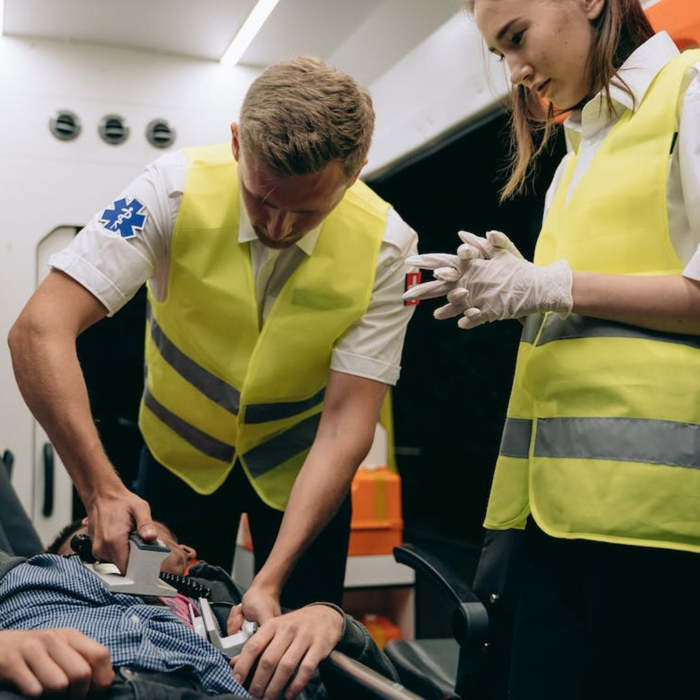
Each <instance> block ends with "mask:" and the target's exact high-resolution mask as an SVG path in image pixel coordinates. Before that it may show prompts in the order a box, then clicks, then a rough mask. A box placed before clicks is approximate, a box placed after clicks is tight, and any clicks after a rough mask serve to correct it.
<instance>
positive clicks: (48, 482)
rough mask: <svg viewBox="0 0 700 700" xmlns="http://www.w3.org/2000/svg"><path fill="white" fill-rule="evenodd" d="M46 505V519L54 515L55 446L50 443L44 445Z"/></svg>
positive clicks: (42, 510)
mask: <svg viewBox="0 0 700 700" xmlns="http://www.w3.org/2000/svg"><path fill="white" fill-rule="evenodd" d="M43 452H44V505H43V507H42V509H41V514H42V515H43V516H44V517H45V518H49V517H51V514H52V513H53V475H54V470H53V446H52V445H51V443H50V442H45V443H44V450H43Z"/></svg>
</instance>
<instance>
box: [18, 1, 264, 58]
mask: <svg viewBox="0 0 700 700" xmlns="http://www.w3.org/2000/svg"><path fill="white" fill-rule="evenodd" d="M254 5H255V0H5V21H4V33H5V34H8V35H20V36H37V37H44V38H50V39H69V40H74V41H87V42H90V43H95V44H102V45H107V46H120V47H127V48H137V49H145V50H147V51H159V52H165V53H174V54H183V55H186V56H198V57H200V58H211V59H217V60H218V59H219V58H220V57H221V55H222V54H223V53H224V51H225V50H226V48H227V47H228V45H229V44H230V43H231V39H232V38H233V37H234V35H235V33H236V32H237V31H238V28H239V27H240V26H241V24H242V23H243V21H244V20H245V18H246V17H247V16H248V14H249V13H250V11H251V9H252V8H253V6H254Z"/></svg>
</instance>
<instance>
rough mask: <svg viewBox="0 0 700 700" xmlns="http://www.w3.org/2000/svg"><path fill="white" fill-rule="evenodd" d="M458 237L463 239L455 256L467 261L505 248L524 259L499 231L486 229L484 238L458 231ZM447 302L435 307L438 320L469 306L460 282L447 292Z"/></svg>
mask: <svg viewBox="0 0 700 700" xmlns="http://www.w3.org/2000/svg"><path fill="white" fill-rule="evenodd" d="M459 237H460V239H461V240H462V241H463V243H462V245H461V246H459V248H457V257H458V258H459V259H460V260H461V261H463V262H464V263H467V262H468V261H469V260H478V259H483V260H490V259H491V258H493V257H494V255H495V254H496V251H498V250H505V251H507V252H509V253H511V254H512V255H514V256H515V257H517V258H519V259H520V260H524V258H523V256H522V255H521V254H520V251H519V250H518V249H517V248H516V247H515V244H514V243H513V242H512V241H511V240H510V238H508V236H506V234H505V233H501V232H500V231H488V232H487V233H486V238H482V237H481V236H475V235H474V234H473V233H467V232H466V231H460V232H459ZM462 269H463V274H464V272H465V271H466V265H462ZM440 274H441V270H436V271H435V275H436V276H439V275H440ZM447 301H448V302H449V303H448V304H445V306H441V307H440V308H438V309H435V311H434V312H433V316H434V317H435V318H437V319H438V320H443V319H446V318H452V317H454V316H459V315H460V314H463V313H464V312H465V311H466V310H467V309H468V308H469V307H470V305H471V304H470V303H469V299H468V296H467V290H466V289H465V288H464V286H462V285H461V283H457V284H454V285H453V286H452V288H451V289H450V290H449V291H448V292H447Z"/></svg>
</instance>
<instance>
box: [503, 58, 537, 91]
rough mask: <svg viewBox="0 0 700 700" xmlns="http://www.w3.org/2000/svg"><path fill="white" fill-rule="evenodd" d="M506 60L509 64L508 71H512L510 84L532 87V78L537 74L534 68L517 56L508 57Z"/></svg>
mask: <svg viewBox="0 0 700 700" xmlns="http://www.w3.org/2000/svg"><path fill="white" fill-rule="evenodd" d="M506 60H507V62H508V70H509V71H510V82H511V83H513V85H524V86H525V87H530V86H531V83H532V76H533V75H534V72H535V71H534V69H533V67H532V66H531V65H530V64H529V63H527V62H525V61H523V60H521V59H520V58H518V57H517V56H509V57H506Z"/></svg>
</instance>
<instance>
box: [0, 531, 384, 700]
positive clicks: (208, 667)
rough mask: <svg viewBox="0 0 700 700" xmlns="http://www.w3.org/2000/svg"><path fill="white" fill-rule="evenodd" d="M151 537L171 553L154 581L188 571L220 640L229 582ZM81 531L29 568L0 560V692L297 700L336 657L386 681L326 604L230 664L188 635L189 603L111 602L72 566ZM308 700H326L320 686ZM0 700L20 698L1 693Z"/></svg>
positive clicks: (77, 564)
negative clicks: (4, 686) (204, 592)
mask: <svg viewBox="0 0 700 700" xmlns="http://www.w3.org/2000/svg"><path fill="white" fill-rule="evenodd" d="M156 527H157V529H158V536H159V537H160V539H161V540H163V541H164V542H165V544H167V545H168V546H169V547H170V550H171V553H170V555H169V556H168V558H167V559H165V560H164V561H163V564H162V566H161V570H162V571H168V572H170V573H174V574H184V573H186V572H188V571H189V573H190V576H191V577H192V579H193V580H195V581H199V582H200V583H203V584H205V585H206V586H207V587H208V588H209V589H210V590H211V596H210V602H211V604H212V607H213V608H214V610H215V612H216V613H217V617H218V619H219V622H220V624H221V627H222V629H225V624H226V618H227V616H228V612H229V609H230V608H231V606H232V605H235V604H237V603H238V602H239V600H238V594H237V591H236V589H235V587H234V586H233V585H232V584H231V581H230V579H229V578H228V576H227V575H226V573H225V572H224V571H223V570H222V569H219V568H217V567H212V566H209V565H208V564H206V563H204V562H199V563H196V556H197V555H196V552H195V551H194V549H192V548H191V547H188V546H187V545H183V544H180V543H179V542H178V541H177V538H176V537H175V536H174V535H173V533H172V532H170V531H169V530H168V529H167V528H166V527H165V526H164V525H162V524H160V523H157V524H156ZM86 531H87V525H86V523H85V521H83V522H82V523H75V524H73V525H71V526H69V527H68V528H66V529H64V531H63V532H62V533H61V535H60V536H59V537H58V538H57V540H56V541H55V542H54V543H53V544H52V545H51V547H50V548H49V550H50V552H53V553H47V554H41V555H37V556H35V557H32V558H30V559H28V560H23V559H21V558H17V557H12V556H10V555H8V554H5V553H3V552H0V626H1V627H2V630H3V631H0V681H2V680H6V681H9V682H10V683H12V684H13V686H14V687H16V688H18V689H19V691H20V692H21V693H23V694H24V695H30V696H37V695H39V694H40V693H41V692H42V691H44V690H47V691H61V690H65V689H67V688H70V696H71V697H84V696H85V695H86V694H88V693H90V692H92V691H94V690H100V689H104V688H107V687H110V686H111V687H110V691H109V693H110V695H108V697H114V698H119V699H120V700H121V699H122V698H124V699H126V698H134V697H168V698H183V699H184V698H185V697H186V698H197V697H206V696H207V695H212V694H217V695H219V697H224V698H234V697H235V698H238V697H250V695H249V694H248V692H247V691H246V690H245V688H244V687H243V685H242V684H243V683H246V685H248V686H249V689H250V693H251V694H252V695H253V696H255V697H266V698H267V697H270V698H272V697H280V696H282V695H284V697H286V698H292V697H296V696H297V695H298V694H299V693H301V692H302V691H303V689H304V688H305V686H307V684H308V683H309V681H310V680H311V679H312V677H314V675H315V671H316V668H317V666H318V665H319V663H320V662H321V661H322V660H323V659H324V658H325V657H326V656H327V655H328V654H329V653H330V652H331V651H332V650H333V649H334V648H336V647H338V648H340V649H341V650H343V651H345V652H346V653H348V654H349V655H351V656H354V657H355V658H357V659H358V660H360V661H363V662H364V663H368V664H369V665H371V666H374V667H375V668H376V669H377V670H379V671H380V672H383V673H385V675H389V676H390V677H393V672H392V669H391V668H390V666H389V665H388V662H386V660H385V659H384V658H383V657H382V655H381V653H380V652H379V651H378V650H377V649H376V647H375V646H374V645H373V644H372V642H371V640H370V639H369V636H368V634H367V632H366V630H365V629H364V628H363V627H362V626H361V625H359V624H358V623H357V622H356V621H354V620H353V619H352V618H350V617H348V616H345V615H344V614H343V613H342V611H340V610H339V609H337V608H335V607H333V606H329V605H325V604H317V605H311V606H307V607H305V608H301V609H300V610H296V611H294V612H290V613H286V614H284V615H281V616H279V617H277V618H274V619H272V620H270V621H268V622H266V623H265V624H264V625H262V626H261V627H260V629H259V630H258V631H257V633H256V634H255V635H254V636H253V637H251V639H250V640H249V641H248V643H247V645H246V646H245V647H244V649H243V651H242V652H241V654H240V655H239V656H238V657H236V658H234V659H232V660H231V661H230V663H229V659H227V658H226V657H225V656H224V655H223V654H222V653H221V652H220V651H219V650H218V649H216V648H215V647H214V646H213V645H211V644H210V643H209V642H208V641H206V640H205V639H202V638H201V637H200V636H198V635H197V634H196V633H195V631H194V630H193V629H192V623H191V617H192V616H193V615H197V614H198V611H197V610H196V606H197V602H196V600H193V599H191V598H189V597H188V596H185V595H183V594H178V596H177V597H176V598H174V599H163V602H166V601H167V606H163V605H153V604H150V603H153V602H156V603H157V602H159V601H153V600H152V599H147V600H142V599H141V598H139V597H138V596H131V595H124V594H114V593H111V592H110V591H108V590H107V588H106V587H105V586H104V584H103V583H102V581H101V580H100V579H99V578H97V577H96V576H95V575H93V574H92V573H91V572H89V571H88V570H87V569H85V567H84V566H83V564H82V562H81V561H80V560H79V558H78V557H77V556H70V555H71V554H72V550H71V547H70V540H71V537H72V536H73V535H74V534H76V533H81V532H86ZM256 662H257V667H255V664H256ZM113 669H116V671H117V673H116V676H115V673H114V670H113ZM252 669H254V671H252ZM312 686H313V688H314V689H313V690H312ZM305 696H306V697H326V694H325V691H324V690H323V688H322V687H321V686H320V684H319V683H318V680H317V678H315V679H314V683H312V684H311V686H309V688H308V690H307V691H306V693H305ZM5 697H7V698H10V697H17V696H16V695H6V694H3V693H2V691H0V698H2V699H4V698H5Z"/></svg>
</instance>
